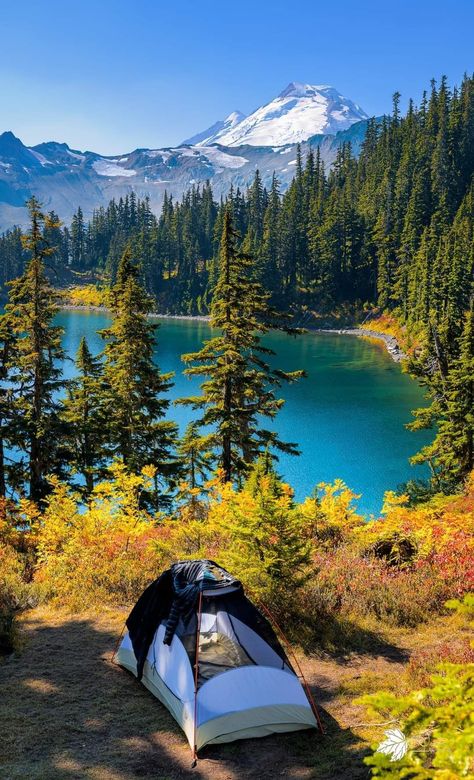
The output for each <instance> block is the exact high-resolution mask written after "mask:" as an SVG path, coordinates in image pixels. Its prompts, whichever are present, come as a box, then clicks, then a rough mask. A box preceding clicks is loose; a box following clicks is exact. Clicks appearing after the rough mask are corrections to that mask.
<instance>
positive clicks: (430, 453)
mask: <svg viewBox="0 0 474 780" xmlns="http://www.w3.org/2000/svg"><path fill="white" fill-rule="evenodd" d="M436 338H437V335H436V334H434V335H433V339H436ZM441 349H442V348H441V346H440V345H438V346H436V345H435V351H437V353H438V355H439V353H440V350H441ZM447 360H448V359H447V358H446V356H445V355H443V356H442V357H439V358H438V360H437V362H438V366H437V371H436V373H435V375H434V376H432V377H431V379H430V380H429V382H428V380H427V379H426V378H425V380H424V381H425V384H428V386H429V389H430V394H431V396H432V399H433V400H432V403H431V405H430V406H429V407H428V408H426V409H423V408H422V409H418V410H416V411H415V412H414V414H415V422H413V423H411V425H410V427H411V428H412V429H413V430H416V429H419V428H430V427H433V425H436V427H437V432H436V436H435V438H434V441H433V442H432V443H431V444H428V445H427V446H426V447H424V448H423V449H422V450H421V452H420V453H418V454H417V455H416V456H415V457H414V458H412V461H413V462H414V463H424V462H427V463H429V464H430V466H431V469H432V473H433V482H434V483H435V485H436V487H438V488H441V489H445V490H452V489H453V488H455V487H456V486H457V485H459V484H460V483H462V482H463V480H464V479H465V478H466V477H467V476H468V475H469V474H470V472H471V471H472V469H473V468H474V309H473V307H472V305H471V308H470V310H469V312H468V313H467V315H466V317H465V323H464V328H463V332H462V335H461V338H460V340H459V354H458V356H457V357H456V358H455V359H454V360H453V361H452V363H451V365H449V364H448V362H447Z"/></svg>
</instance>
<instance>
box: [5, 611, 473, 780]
mask: <svg viewBox="0 0 474 780" xmlns="http://www.w3.org/2000/svg"><path fill="white" fill-rule="evenodd" d="M127 612H128V610H125V611H124V610H112V609H104V610H103V611H101V612H100V613H97V612H86V613H81V614H80V615H71V614H69V613H67V612H66V611H62V610H58V609H53V608H51V607H39V608H36V609H33V610H29V611H28V612H26V613H25V614H24V615H23V616H22V617H21V618H20V621H19V631H20V638H21V645H20V649H19V650H18V652H17V653H16V654H14V655H11V656H9V657H8V658H7V659H6V660H4V661H3V662H1V661H0V689H1V691H2V697H1V699H0V728H1V733H2V740H1V742H0V777H1V778H2V780H71V779H74V780H75V779H76V778H77V780H79V779H81V780H133V779H134V778H139V777H146V778H153V779H154V780H178V778H185V777H188V776H189V777H190V778H191V777H192V778H196V779H199V780H200V779H201V778H202V779H203V780H211V778H212V780H245V778H258V780H270V778H275V777H284V778H298V779H299V778H314V779H315V780H343V779H344V780H352V778H353V779H354V780H357V779H358V778H366V777H367V776H368V770H367V768H366V767H365V766H364V764H363V763H362V759H363V756H364V755H365V754H367V752H368V750H369V743H370V742H373V741H374V738H375V741H377V739H378V736H381V731H383V729H382V730H380V729H379V730H378V731H377V730H374V729H373V728H371V727H370V726H367V724H366V723H365V721H366V720H367V718H366V716H365V713H364V711H363V710H362V709H361V708H360V707H358V706H356V705H354V704H353V701H354V699H355V698H357V696H358V695H360V694H361V693H365V692H369V691H372V690H375V689H380V688H384V687H386V688H388V689H390V690H401V689H402V688H403V684H404V682H403V681H404V670H405V668H406V664H407V660H408V658H409V656H410V654H411V653H412V652H413V650H415V649H416V650H418V649H419V648H420V647H433V646H436V645H437V644H438V643H439V644H440V645H441V644H442V643H443V641H445V640H446V638H447V637H449V636H450V635H451V636H452V634H453V631H455V630H456V631H458V630H459V627H455V626H454V622H453V620H454V618H452V617H448V618H443V619H439V620H436V621H434V622H433V623H432V624H430V625H425V626H423V627H422V628H421V629H420V630H419V631H416V632H413V631H407V630H400V629H391V630H390V633H389V634H385V635H384V641H380V640H379V639H374V642H373V645H372V647H369V646H365V647H364V648H363V649H361V650H359V651H358V652H349V653H346V654H335V653H334V654H329V653H324V654H321V655H320V656H319V657H315V656H314V655H313V656H311V655H304V654H303V653H300V654H299V656H300V661H301V664H302V668H303V672H304V674H305V676H306V678H307V680H308V682H309V684H310V686H311V688H312V691H313V693H314V696H315V698H316V701H317V702H319V705H320V708H321V712H322V717H323V721H324V724H325V727H326V735H325V736H324V737H321V736H320V735H319V734H318V733H317V732H313V731H308V732H300V733H297V734H288V735H279V736H275V737H267V738H265V739H262V740H258V739H256V740H248V741H246V742H236V743H230V744H228V745H216V746H208V747H207V748H205V749H204V750H203V751H202V756H201V760H200V761H199V763H198V767H197V769H194V770H191V752H190V750H189V747H188V744H187V742H186V740H185V738H184V735H183V734H182V732H181V731H180V729H179V728H178V726H177V725H176V724H175V722H174V720H173V719H172V717H171V716H170V715H169V713H168V712H167V710H166V709H165V708H164V707H163V706H161V705H160V704H159V703H158V702H157V701H156V699H154V698H153V697H152V696H151V694H149V693H148V692H147V691H146V689H145V688H143V687H142V686H141V685H140V684H139V683H137V681H136V680H135V679H134V678H133V677H132V675H130V674H128V673H127V672H125V671H124V670H122V669H121V668H120V667H118V666H116V665H115V664H113V663H112V655H113V651H114V648H115V645H116V642H117V638H118V636H119V635H120V632H121V630H122V627H123V623H124V619H125V617H126V614H127ZM372 636H373V637H376V636H377V635H376V634H372Z"/></svg>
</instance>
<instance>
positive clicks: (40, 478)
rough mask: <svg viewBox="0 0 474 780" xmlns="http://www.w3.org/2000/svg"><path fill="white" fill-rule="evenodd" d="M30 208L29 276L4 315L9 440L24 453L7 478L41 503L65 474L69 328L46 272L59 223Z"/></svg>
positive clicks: (19, 282)
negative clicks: (50, 479) (53, 477)
mask: <svg viewBox="0 0 474 780" xmlns="http://www.w3.org/2000/svg"><path fill="white" fill-rule="evenodd" d="M27 206H28V211H29V215H30V229H29V231H28V232H27V233H26V234H25V235H22V244H23V248H24V250H25V252H26V253H27V255H28V256H29V258H30V259H29V262H28V264H27V267H26V269H25V272H24V273H23V275H22V276H20V277H19V278H18V279H15V280H14V281H12V282H10V284H9V288H10V290H9V298H8V303H7V305H6V307H5V314H4V315H3V317H2V332H4V333H5V332H7V333H8V345H9V346H8V349H9V356H8V357H7V360H6V365H5V368H4V370H7V371H8V382H9V387H10V397H11V405H10V409H9V412H8V416H9V424H8V430H7V439H8V444H9V446H10V447H12V448H13V449H15V450H16V451H17V452H18V457H17V458H16V463H15V464H13V465H12V466H11V467H7V474H8V475H9V482H10V485H11V487H12V488H13V489H15V490H18V491H20V492H23V491H24V490H25V489H27V490H28V494H29V497H30V498H31V499H32V500H33V501H37V502H38V501H41V500H42V499H44V497H45V495H46V494H47V492H48V483H47V476H48V474H51V473H56V474H59V475H63V472H64V452H62V451H61V447H62V442H63V428H62V422H61V418H60V401H59V394H60V393H61V391H62V390H63V389H64V387H65V384H66V383H65V381H64V379H63V376H62V369H61V366H60V365H59V363H60V361H62V360H63V358H64V352H63V349H62V346H61V337H62V334H63V330H62V328H60V327H58V326H55V325H53V320H54V317H55V315H56V313H57V311H58V300H59V297H58V293H57V292H56V291H55V290H54V289H53V288H52V287H51V284H50V282H49V281H48V278H47V275H46V271H45V262H46V261H47V259H48V258H49V257H50V256H51V255H52V254H54V252H55V247H52V246H50V245H49V244H48V242H47V240H46V239H45V237H44V233H45V232H46V231H49V230H52V229H54V228H55V227H57V224H56V223H55V224H53V223H52V222H51V218H50V217H49V216H45V215H44V214H43V212H42V211H41V207H40V204H39V202H38V201H37V200H36V198H34V197H33V198H31V199H30V200H29V201H28V203H27Z"/></svg>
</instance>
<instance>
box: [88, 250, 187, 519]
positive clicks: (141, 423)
mask: <svg viewBox="0 0 474 780" xmlns="http://www.w3.org/2000/svg"><path fill="white" fill-rule="evenodd" d="M111 298H112V302H111V306H112V315H113V321H112V325H111V326H110V327H109V328H106V329H104V330H102V331H101V335H102V337H103V338H104V340H105V342H106V343H105V348H104V382H105V390H104V393H103V398H102V399H101V401H102V404H103V410H104V414H105V416H106V419H107V421H108V437H109V445H110V447H109V451H110V455H111V456H113V457H120V458H121V459H123V461H124V463H125V465H126V466H127V468H128V469H129V470H130V471H132V472H138V471H140V470H141V469H142V468H143V467H144V466H146V465H153V466H155V467H156V469H157V477H156V480H155V495H154V496H153V502H154V504H155V505H156V506H158V505H159V504H160V503H162V502H163V501H164V500H165V495H164V493H163V492H162V494H161V495H159V485H160V481H161V483H162V484H163V483H164V484H165V486H169V485H170V484H173V481H174V479H175V477H176V473H177V462H176V458H175V454H174V448H175V445H176V439H177V428H176V425H175V424H174V423H173V422H170V421H167V420H164V419H163V418H164V417H165V415H166V412H167V410H168V407H169V403H170V402H169V399H168V398H166V397H165V394H166V393H167V391H168V390H169V389H170V387H171V386H172V383H171V378H172V374H171V373H168V374H162V373H161V371H160V370H159V368H158V366H157V365H156V364H155V362H154V358H153V353H154V349H155V346H156V339H155V332H156V330H157V327H158V326H157V325H154V324H152V323H150V322H149V320H148V314H149V313H150V312H151V311H152V308H153V300H152V299H151V297H150V296H149V295H148V293H147V292H146V291H145V290H144V288H143V286H142V284H141V282H140V274H139V269H138V267H137V265H136V264H135V263H134V262H133V259H132V254H131V250H130V249H129V248H128V249H126V250H125V252H124V254H123V256H122V259H121V261H120V264H119V267H118V271H117V279H116V282H115V284H114V286H113V288H112V296H111Z"/></svg>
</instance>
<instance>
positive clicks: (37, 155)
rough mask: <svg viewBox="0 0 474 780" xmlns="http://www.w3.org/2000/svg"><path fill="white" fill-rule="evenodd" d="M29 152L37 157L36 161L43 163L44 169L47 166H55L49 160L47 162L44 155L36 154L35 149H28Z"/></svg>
mask: <svg viewBox="0 0 474 780" xmlns="http://www.w3.org/2000/svg"><path fill="white" fill-rule="evenodd" d="M28 151H29V152H30V154H32V155H33V157H36V159H37V160H38V162H39V163H41V165H42V166H43V168H44V166H45V165H52V164H53V163H51V162H49V160H47V159H46V157H44V155H42V154H40V153H39V152H35V150H34V149H28Z"/></svg>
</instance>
